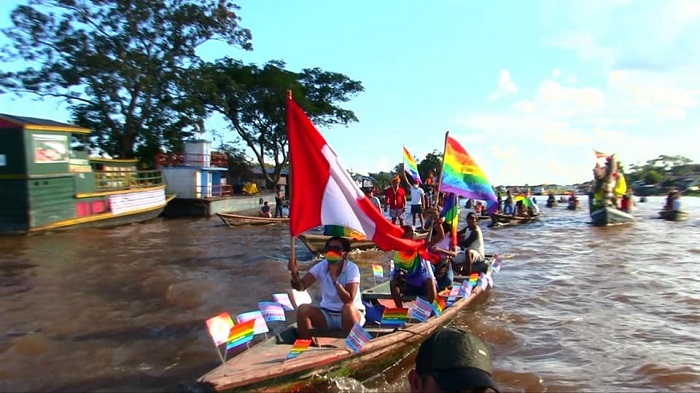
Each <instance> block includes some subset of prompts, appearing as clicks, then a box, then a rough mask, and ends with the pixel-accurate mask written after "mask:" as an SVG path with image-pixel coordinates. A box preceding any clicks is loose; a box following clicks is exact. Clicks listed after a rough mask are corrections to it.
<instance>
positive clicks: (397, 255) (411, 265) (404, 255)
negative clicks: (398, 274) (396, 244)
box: [392, 251, 421, 275]
mask: <svg viewBox="0 0 700 393" xmlns="http://www.w3.org/2000/svg"><path fill="white" fill-rule="evenodd" d="M392 260H393V261H394V267H395V268H396V269H404V270H406V272H407V274H408V275H411V274H414V273H415V272H417V271H418V269H420V263H421V255H420V254H419V253H418V252H411V251H409V252H404V251H396V252H394V257H393V258H392Z"/></svg>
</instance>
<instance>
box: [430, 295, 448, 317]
mask: <svg viewBox="0 0 700 393" xmlns="http://www.w3.org/2000/svg"><path fill="white" fill-rule="evenodd" d="M446 306H447V305H446V304H445V299H443V298H442V296H438V297H436V298H435V300H433V311H435V315H438V316H439V315H440V314H442V310H444V309H445V307H446Z"/></svg>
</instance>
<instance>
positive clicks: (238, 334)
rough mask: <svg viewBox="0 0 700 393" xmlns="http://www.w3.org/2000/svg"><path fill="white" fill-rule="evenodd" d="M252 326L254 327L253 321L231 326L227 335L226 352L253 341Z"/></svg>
mask: <svg viewBox="0 0 700 393" xmlns="http://www.w3.org/2000/svg"><path fill="white" fill-rule="evenodd" d="M253 326H255V319H251V320H250V321H247V322H243V323H239V324H238V325H235V326H233V327H232V328H231V330H230V331H229V333H228V343H227V344H226V351H228V350H230V349H234V348H238V347H240V346H242V345H243V344H248V343H249V342H251V341H252V340H253Z"/></svg>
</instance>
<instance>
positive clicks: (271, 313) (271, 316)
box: [258, 302, 287, 322]
mask: <svg viewBox="0 0 700 393" xmlns="http://www.w3.org/2000/svg"><path fill="white" fill-rule="evenodd" d="M258 308H259V309H260V313H261V314H262V316H263V318H264V319H265V321H266V322H274V321H286V320H287V317H286V316H285V315H284V307H282V305H281V304H279V303H276V302H258Z"/></svg>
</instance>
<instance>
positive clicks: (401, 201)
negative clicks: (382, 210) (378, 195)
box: [384, 187, 406, 209]
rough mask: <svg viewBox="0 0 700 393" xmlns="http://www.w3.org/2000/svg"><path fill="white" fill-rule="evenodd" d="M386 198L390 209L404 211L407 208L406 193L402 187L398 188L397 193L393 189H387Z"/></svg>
mask: <svg viewBox="0 0 700 393" xmlns="http://www.w3.org/2000/svg"><path fill="white" fill-rule="evenodd" d="M384 198H385V199H386V203H387V204H388V205H389V208H390V209H403V208H405V207H406V191H405V190H404V189H403V188H401V187H398V189H397V190H396V191H394V188H393V187H389V188H387V189H386V190H384Z"/></svg>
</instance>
